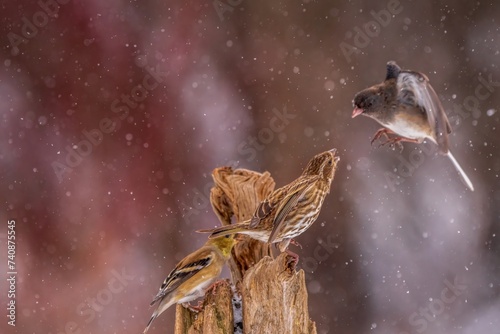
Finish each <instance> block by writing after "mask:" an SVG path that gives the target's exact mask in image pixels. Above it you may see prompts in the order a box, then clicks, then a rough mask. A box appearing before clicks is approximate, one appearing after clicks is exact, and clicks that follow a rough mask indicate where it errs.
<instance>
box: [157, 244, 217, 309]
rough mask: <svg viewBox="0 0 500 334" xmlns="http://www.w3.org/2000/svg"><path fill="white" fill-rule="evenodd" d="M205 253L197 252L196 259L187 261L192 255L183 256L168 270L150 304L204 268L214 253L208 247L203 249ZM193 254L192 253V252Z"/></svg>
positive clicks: (211, 259) (210, 261)
mask: <svg viewBox="0 0 500 334" xmlns="http://www.w3.org/2000/svg"><path fill="white" fill-rule="evenodd" d="M204 252H205V253H206V254H199V255H198V256H196V257H194V258H196V259H197V260H196V261H189V260H190V259H192V258H193V257H189V258H185V259H183V260H182V261H181V262H179V264H177V266H176V267H175V268H174V270H172V271H171V272H170V274H169V275H168V276H167V278H166V279H165V281H163V284H162V285H161V287H160V291H158V293H157V294H156V297H155V298H154V299H153V301H152V302H151V305H153V304H154V303H156V302H157V301H158V300H161V299H162V298H163V297H165V296H166V295H168V294H169V293H170V292H172V291H174V290H175V289H177V288H178V287H179V286H180V285H181V284H182V283H184V282H186V281H187V280H188V279H190V278H191V277H193V276H194V275H196V274H197V273H198V272H199V271H200V270H202V269H203V268H206V267H207V266H209V265H210V263H212V261H213V258H214V254H213V252H211V251H210V250H209V249H207V250H205V251H204ZM193 255H194V254H193Z"/></svg>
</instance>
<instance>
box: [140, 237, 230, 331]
mask: <svg viewBox="0 0 500 334" xmlns="http://www.w3.org/2000/svg"><path fill="white" fill-rule="evenodd" d="M235 243H236V239H235V238H234V236H233V235H225V236H222V237H220V238H215V239H209V240H208V241H207V242H206V243H205V245H203V246H202V247H201V248H200V249H198V250H197V251H195V252H193V253H191V254H189V255H188V256H186V257H185V258H184V259H183V260H182V261H181V262H179V263H178V264H177V266H176V267H175V269H174V270H172V272H171V273H170V274H169V275H168V277H167V278H166V279H165V281H164V282H163V284H162V285H161V287H160V291H158V294H157V295H156V297H155V298H154V299H153V301H152V302H151V306H152V305H154V304H155V303H156V302H159V304H158V306H157V308H156V310H155V311H154V312H153V315H152V316H151V319H150V320H149V322H148V325H147V326H146V329H145V330H144V333H146V332H147V331H148V329H149V327H150V326H151V323H152V322H153V320H155V319H156V318H157V317H158V316H159V315H160V314H161V313H163V311H165V310H166V309H168V308H169V307H170V306H172V305H173V304H179V303H189V302H190V301H192V300H195V299H197V298H199V297H201V296H203V295H204V294H205V291H206V290H208V288H209V287H210V285H211V284H212V283H214V282H215V280H216V279H217V277H218V276H219V275H220V273H221V271H222V267H223V266H224V263H225V262H226V261H227V259H229V256H230V255H231V249H232V248H233V246H234V244H235Z"/></svg>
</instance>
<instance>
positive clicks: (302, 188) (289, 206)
mask: <svg viewBox="0 0 500 334" xmlns="http://www.w3.org/2000/svg"><path fill="white" fill-rule="evenodd" d="M319 178H320V177H319V176H317V175H314V176H310V177H304V178H303V179H302V180H301V182H298V183H296V184H295V185H294V187H292V188H290V189H289V191H288V193H287V196H286V197H285V198H284V199H283V200H282V201H280V206H279V207H278V209H277V211H276V215H275V217H274V221H273V229H272V231H271V235H270V236H269V241H268V242H270V243H273V242H275V240H276V236H277V235H279V234H280V233H281V230H282V229H283V226H284V225H285V222H286V217H287V216H288V214H289V213H290V211H292V210H293V208H294V207H295V206H296V205H297V203H298V202H299V201H300V199H301V198H302V197H303V196H304V194H305V193H306V192H307V191H308V190H309V189H310V188H311V187H313V186H314V184H315V182H316V181H317V180H318V179H319Z"/></svg>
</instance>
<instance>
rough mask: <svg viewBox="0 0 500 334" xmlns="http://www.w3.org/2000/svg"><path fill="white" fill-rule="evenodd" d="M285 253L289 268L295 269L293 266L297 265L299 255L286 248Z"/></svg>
mask: <svg viewBox="0 0 500 334" xmlns="http://www.w3.org/2000/svg"><path fill="white" fill-rule="evenodd" d="M285 253H286V254H287V255H288V259H287V260H288V262H287V266H288V267H290V269H295V267H297V264H298V263H299V256H298V255H297V254H296V253H294V252H292V251H291V250H289V249H287V250H286V251H285Z"/></svg>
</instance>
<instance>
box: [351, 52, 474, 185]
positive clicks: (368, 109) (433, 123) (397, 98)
mask: <svg viewBox="0 0 500 334" xmlns="http://www.w3.org/2000/svg"><path fill="white" fill-rule="evenodd" d="M353 103H354V110H353V112H352V118H354V117H356V116H358V115H364V116H368V117H370V118H373V119H374V120H376V121H377V122H379V123H380V124H381V125H382V126H383V128H381V129H379V130H378V131H377V132H376V133H375V135H374V137H373V139H372V141H371V142H372V143H373V142H374V141H375V140H377V139H379V138H380V137H381V136H385V137H386V139H387V140H386V141H385V142H383V143H382V145H385V144H399V145H401V143H400V142H402V141H406V142H413V143H422V142H423V140H424V139H429V140H430V141H432V142H434V143H435V144H437V146H438V149H439V152H440V153H441V154H443V155H446V156H447V157H448V158H449V159H450V160H451V162H452V163H453V165H454V166H455V168H456V170H457V171H458V173H459V174H460V176H461V178H462V180H463V181H464V182H465V184H466V185H467V186H468V187H469V189H470V190H471V191H474V186H473V185H472V182H471V181H470V179H469V177H468V176H467V174H465V172H464V170H463V169H462V167H460V165H459V163H458V162H457V160H456V159H455V157H454V156H453V154H451V152H450V149H449V143H448V134H450V133H451V126H450V123H449V121H448V118H447V117H446V114H445V112H444V109H443V106H442V105H441V102H440V101H439V98H438V96H437V94H436V92H435V91H434V89H433V88H432V86H431V84H430V83H429V79H428V78H427V76H426V75H425V74H423V73H419V72H414V71H403V70H401V68H400V67H399V66H398V65H397V64H396V63H395V62H394V61H390V62H388V63H387V75H386V78H385V80H384V81H383V82H382V83H380V84H377V85H374V86H372V87H369V88H366V89H364V90H362V91H360V92H358V93H357V94H356V95H355V96H354V101H353ZM389 135H395V136H393V137H389Z"/></svg>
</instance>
